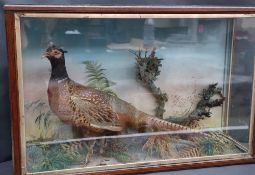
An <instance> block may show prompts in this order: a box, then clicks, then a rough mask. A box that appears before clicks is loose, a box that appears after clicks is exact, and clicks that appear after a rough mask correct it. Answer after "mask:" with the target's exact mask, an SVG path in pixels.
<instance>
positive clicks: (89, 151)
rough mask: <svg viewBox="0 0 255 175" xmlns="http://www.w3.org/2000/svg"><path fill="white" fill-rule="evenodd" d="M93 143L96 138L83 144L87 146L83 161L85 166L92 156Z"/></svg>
mask: <svg viewBox="0 0 255 175" xmlns="http://www.w3.org/2000/svg"><path fill="white" fill-rule="evenodd" d="M95 144H96V140H92V141H89V142H88V145H87V144H85V146H86V148H87V155H86V158H85V161H84V165H85V166H86V165H87V164H88V163H89V162H90V159H91V157H92V156H93V153H94V146H95Z"/></svg>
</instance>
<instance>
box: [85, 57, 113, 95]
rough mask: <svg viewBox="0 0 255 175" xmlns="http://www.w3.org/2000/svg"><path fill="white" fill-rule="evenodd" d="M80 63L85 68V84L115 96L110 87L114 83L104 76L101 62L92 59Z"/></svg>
mask: <svg viewBox="0 0 255 175" xmlns="http://www.w3.org/2000/svg"><path fill="white" fill-rule="evenodd" d="M82 63H83V64H84V65H85V68H86V73H87V77H88V81H87V85H88V86H89V87H93V88H95V89H98V90H100V91H104V92H106V93H108V94H110V95H114V96H117V95H116V94H115V93H114V92H113V91H112V90H111V88H110V87H112V86H113V85H115V84H116V83H114V82H112V81H110V80H109V79H108V78H107V77H106V75H105V73H104V71H105V70H106V69H103V68H102V65H101V64H99V63H97V62H94V61H83V62H82Z"/></svg>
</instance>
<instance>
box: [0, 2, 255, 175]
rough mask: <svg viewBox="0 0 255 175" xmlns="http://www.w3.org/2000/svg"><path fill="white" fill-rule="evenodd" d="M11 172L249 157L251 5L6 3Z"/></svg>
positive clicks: (118, 169)
mask: <svg viewBox="0 0 255 175" xmlns="http://www.w3.org/2000/svg"><path fill="white" fill-rule="evenodd" d="M5 17H6V33H7V44H8V60H9V81H10V101H11V112H12V139H13V162H14V169H15V172H14V173H15V174H82V173H84V174H93V173H95V174H100V173H101V174H127V173H139V172H153V171H161V170H176V169H186V168H195V167H196V168H197V167H208V166H222V165H229V164H243V163H253V162H255V161H254V149H255V147H254V54H255V52H254V51H255V50H254V49H255V48H254V44H255V9H254V8H241V7H238V8H234V7H231V8H230V7H229V8H228V7H156V6H152V7H148V6H144V7H143V6H136V7H135V6H127V7H123V6H122V7H118V6H68V7H67V6H22V5H20V6H6V7H5Z"/></svg>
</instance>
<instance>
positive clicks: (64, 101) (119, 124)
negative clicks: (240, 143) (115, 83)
mask: <svg viewBox="0 0 255 175" xmlns="http://www.w3.org/2000/svg"><path fill="white" fill-rule="evenodd" d="M65 53H66V51H64V50H63V49H61V48H58V47H56V46H54V45H53V46H50V47H49V48H48V49H47V50H46V52H45V55H44V56H45V57H46V58H48V60H49V61H50V63H51V76H50V80H49V85H48V101H49V105H50V108H51V110H52V111H53V112H54V113H55V114H56V115H57V116H58V118H59V119H60V120H62V121H63V122H65V123H68V124H71V125H72V126H73V127H76V128H83V130H85V132H86V133H87V134H88V135H89V136H99V135H108V134H120V133H122V132H125V131H126V130H127V129H129V128H132V129H135V130H137V131H138V132H145V131H177V130H189V129H190V128H189V127H186V126H182V125H179V124H175V123H172V122H168V121H165V120H161V119H159V118H157V117H154V116H152V115H149V114H146V113H144V112H142V111H140V110H138V109H137V108H135V107H134V106H132V105H131V104H130V103H128V102H126V101H124V100H121V99H120V98H118V97H117V96H114V95H111V94H109V93H106V92H103V91H100V90H96V89H94V88H91V87H87V86H83V85H81V84H79V83H76V82H75V81H73V80H72V79H70V78H69V76H68V73H67V70H66V66H65ZM215 86H216V85H213V87H215ZM209 89H210V88H209ZM207 94H208V93H207ZM209 94H212V93H209ZM211 96H212V95H211ZM223 101H224V99H222V100H221V101H220V102H219V101H217V106H218V105H221V104H222V103H223ZM207 103H208V104H210V105H212V104H211V103H209V102H207ZM210 105H209V106H210ZM205 106H208V105H205ZM214 106H216V105H214ZM198 115H200V114H199V113H198ZM201 115H202V114H201ZM199 135H200V136H206V135H207V134H206V133H200V134H199V133H198V136H199ZM94 144H95V141H94V142H93V144H92V146H90V147H89V148H88V154H87V157H86V162H88V159H89V157H90V156H91V154H93V145H94Z"/></svg>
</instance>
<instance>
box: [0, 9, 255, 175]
mask: <svg viewBox="0 0 255 175" xmlns="http://www.w3.org/2000/svg"><path fill="white" fill-rule="evenodd" d="M4 9H5V22H6V36H7V51H8V65H9V89H10V102H11V120H12V143H13V146H12V150H13V167H14V171H13V172H14V174H15V175H19V174H22V172H23V170H22V169H23V168H24V167H22V164H21V159H22V155H21V134H22V133H21V129H20V118H21V116H20V104H19V88H18V74H19V72H18V70H17V65H18V61H17V48H16V38H15V14H16V13H28V12H29V13H56V14H57V13H89V14H115V13H116V14H207V15H208V14H225V15H228V14H229V15H246V14H249V15H251V14H254V16H255V8H254V7H215V6H214V7H201V6H187V7H185V6H172V7H170V6H60V5H56V6H55V5H51V6H42V5H40V6H37V5H7V6H5V7H4ZM253 91H254V84H253ZM252 105H253V106H252V108H254V92H253V103H252ZM253 116H254V114H253ZM252 121H253V122H252V123H251V126H254V123H255V120H252ZM250 132H251V148H250V149H251V151H250V156H248V157H247V156H246V157H238V158H235V157H233V158H228V159H214V160H203V161H193V162H186V163H173V164H159V165H147V164H143V165H139V166H138V167H134V168H125V169H123V168H117V169H114V170H106V171H96V172H91V173H90V172H86V174H131V173H144V172H156V171H166V170H178V169H188V168H202V167H211V166H224V165H233V164H247V163H255V134H254V133H255V127H252V128H251V130H250ZM57 174H83V173H82V172H80V173H72V172H71V173H70V172H69V173H68V172H66V173H65V172H64V173H57Z"/></svg>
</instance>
